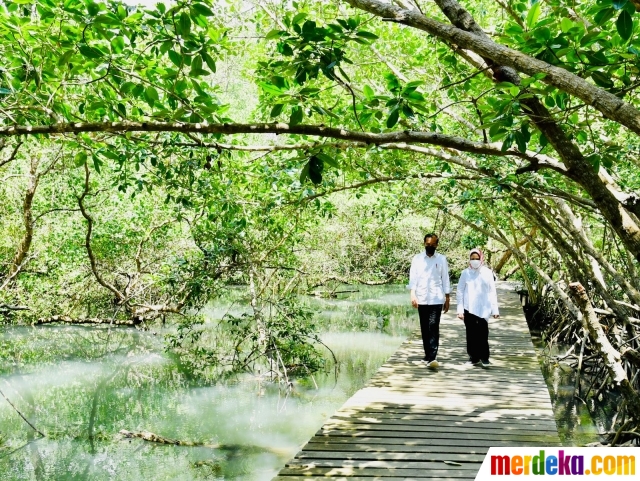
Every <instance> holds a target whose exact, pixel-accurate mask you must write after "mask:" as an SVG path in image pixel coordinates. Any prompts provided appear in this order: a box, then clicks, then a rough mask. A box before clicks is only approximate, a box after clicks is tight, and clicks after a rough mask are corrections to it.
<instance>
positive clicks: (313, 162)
mask: <svg viewBox="0 0 640 481" xmlns="http://www.w3.org/2000/svg"><path fill="white" fill-rule="evenodd" d="M323 170H324V161H323V160H322V159H321V158H319V157H318V156H316V155H314V156H312V157H311V158H310V159H309V179H311V182H313V183H314V184H316V185H317V184H320V183H321V182H322V171H323Z"/></svg>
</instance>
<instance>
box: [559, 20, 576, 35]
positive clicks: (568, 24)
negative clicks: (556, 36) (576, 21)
mask: <svg viewBox="0 0 640 481" xmlns="http://www.w3.org/2000/svg"><path fill="white" fill-rule="evenodd" d="M572 27H573V21H572V20H571V19H569V18H563V19H562V21H561V22H560V28H561V29H562V31H563V32H564V33H567V32H568V31H569V30H571V28H572Z"/></svg>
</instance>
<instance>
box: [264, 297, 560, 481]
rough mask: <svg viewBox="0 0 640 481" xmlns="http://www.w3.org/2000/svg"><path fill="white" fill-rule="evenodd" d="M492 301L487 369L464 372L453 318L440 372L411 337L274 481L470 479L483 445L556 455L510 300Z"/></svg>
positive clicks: (532, 358)
mask: <svg viewBox="0 0 640 481" xmlns="http://www.w3.org/2000/svg"><path fill="white" fill-rule="evenodd" d="M498 295H499V301H500V313H501V317H500V318H499V319H491V320H490V321H489V329H490V334H489V345H490V349H491V361H492V365H491V366H490V367H487V368H483V367H476V366H466V365H465V364H464V363H465V362H466V361H467V354H466V341H465V331H464V324H463V323H462V321H460V320H459V319H457V318H456V317H455V312H454V311H455V308H454V309H452V311H450V312H449V313H448V314H446V315H443V317H442V321H441V325H440V352H439V354H438V360H439V361H440V362H441V364H442V366H441V367H440V368H439V369H437V370H431V369H428V368H427V367H426V366H425V364H424V363H423V362H422V361H421V359H422V358H423V357H424V351H423V349H422V340H421V338H420V332H419V330H418V332H416V333H414V334H413V335H412V336H410V337H409V339H407V340H406V341H405V342H404V343H403V344H402V345H401V346H400V348H399V349H398V350H397V351H396V352H395V353H394V354H393V355H392V356H391V358H389V360H388V361H387V362H386V363H385V364H384V365H383V366H382V367H381V368H380V369H379V370H378V372H377V373H376V375H375V376H374V377H373V378H371V380H370V381H369V382H368V383H367V385H366V386H365V387H364V388H362V389H361V390H359V391H358V392H357V393H355V394H354V395H353V397H351V398H350V399H349V400H348V401H347V402H346V403H345V404H344V406H342V408H340V409H339V410H338V411H337V412H336V413H335V414H334V415H333V416H332V417H331V418H330V419H329V420H327V422H326V423H325V424H324V426H322V428H321V429H320V431H318V432H317V433H316V435H315V436H314V437H313V438H311V440H310V441H309V442H308V443H307V444H306V445H305V446H304V447H303V448H302V450H301V451H300V452H299V453H298V454H297V455H296V456H295V458H294V459H292V460H291V461H290V462H289V463H288V464H287V465H286V467H285V468H283V469H282V470H281V471H280V473H279V475H278V476H277V477H276V478H275V479H277V480H281V481H297V480H303V479H304V480H312V479H324V480H327V479H336V480H337V479H349V480H357V479H363V480H365V479H366V480H367V481H372V480H374V479H381V480H382V479H384V480H400V479H405V480H406V479H439V480H447V479H456V480H459V479H474V478H475V476H476V473H477V471H478V469H479V468H480V464H481V463H482V460H483V459H484V455H485V454H486V452H487V450H488V449H489V447H491V446H558V445H559V444H560V441H559V438H558V434H557V429H556V424H555V421H554V416H553V411H552V408H551V401H550V398H549V392H548V391H547V386H546V384H545V381H544V379H543V377H542V373H541V371H540V367H539V364H538V360H537V357H536V353H535V350H534V348H533V344H532V342H531V337H530V334H529V329H528V327H527V324H526V321H525V318H524V315H523V313H522V309H521V307H520V303H519V298H518V295H517V294H515V293H514V292H508V291H504V290H500V291H498ZM452 306H455V303H454V302H452ZM416 319H417V313H416ZM416 322H417V321H416Z"/></svg>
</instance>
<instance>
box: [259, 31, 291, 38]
mask: <svg viewBox="0 0 640 481" xmlns="http://www.w3.org/2000/svg"><path fill="white" fill-rule="evenodd" d="M283 35H287V32H283V31H282V30H271V31H270V32H269V33H268V34H266V35H265V37H264V38H265V39H266V40H273V39H274V38H280V37H282V36H283Z"/></svg>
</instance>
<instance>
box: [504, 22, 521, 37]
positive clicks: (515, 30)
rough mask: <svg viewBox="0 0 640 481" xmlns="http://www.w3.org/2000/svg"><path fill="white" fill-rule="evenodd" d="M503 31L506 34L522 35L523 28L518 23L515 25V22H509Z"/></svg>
mask: <svg viewBox="0 0 640 481" xmlns="http://www.w3.org/2000/svg"><path fill="white" fill-rule="evenodd" d="M504 33H506V34H507V35H512V36H513V35H522V34H523V33H524V30H522V27H521V26H520V25H517V24H515V23H510V24H509V25H507V27H506V28H505V29H504Z"/></svg>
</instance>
